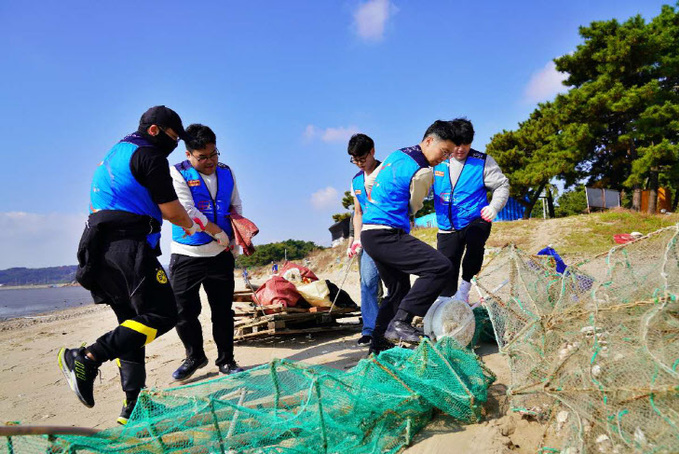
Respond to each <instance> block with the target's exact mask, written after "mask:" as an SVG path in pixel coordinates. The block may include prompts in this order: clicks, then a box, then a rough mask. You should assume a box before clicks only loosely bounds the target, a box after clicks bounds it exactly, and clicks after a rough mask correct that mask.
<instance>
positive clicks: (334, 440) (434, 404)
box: [0, 339, 495, 454]
mask: <svg viewBox="0 0 679 454" xmlns="http://www.w3.org/2000/svg"><path fill="white" fill-rule="evenodd" d="M494 379H495V377H494V376H493V374H492V373H491V372H490V371H489V370H488V369H486V368H485V367H484V366H483V364H482V363H481V361H480V360H479V358H478V357H477V356H476V355H475V354H474V353H473V352H470V351H469V350H466V349H461V348H460V347H459V346H458V345H457V344H455V342H454V341H453V340H448V339H444V340H442V341H441V342H439V343H438V344H436V345H434V344H432V343H431V342H429V341H428V340H424V341H423V342H422V343H421V344H420V345H419V346H418V348H417V349H416V350H408V349H403V348H394V349H391V350H388V351H385V352H383V353H381V354H380V355H379V356H378V357H377V358H376V357H374V356H371V357H370V358H367V359H363V360H361V361H360V362H359V363H358V364H357V365H356V366H355V367H354V368H352V369H350V370H348V371H339V370H335V369H331V368H328V367H323V366H310V365H306V364H303V363H299V362H293V361H287V360H275V361H273V362H271V363H269V364H267V365H263V366H260V367H257V368H254V369H251V370H248V371H246V372H243V373H240V374H236V375H234V376H226V377H222V378H217V379H214V380H210V381H206V382H201V383H196V384H191V385H187V386H182V387H178V388H173V389H168V390H145V391H144V392H142V394H141V395H140V398H139V401H138V403H137V406H136V407H135V410H134V413H133V414H132V417H131V418H130V421H129V422H128V424H127V425H126V426H123V427H117V428H112V429H108V430H105V431H102V432H99V433H98V434H96V435H94V436H73V435H60V436H12V437H3V438H0V440H3V441H4V443H3V444H2V446H1V447H0V453H12V454H14V453H16V454H23V453H50V454H57V453H59V454H60V453H69V454H70V453H186V454H199V453H213V452H214V453H235V452H238V453H323V452H343V453H349V452H351V453H383V452H396V451H398V450H400V449H401V448H402V447H404V446H407V445H408V444H410V442H411V440H412V437H413V436H414V435H415V434H416V433H417V432H418V431H419V430H420V429H422V428H423V427H424V426H425V425H426V424H427V423H428V421H429V420H430V419H431V417H432V413H433V411H434V409H439V410H440V411H443V412H445V413H447V414H449V415H451V416H453V417H454V418H456V419H457V420H458V421H460V422H462V423H472V422H476V421H478V420H479V419H480V418H481V410H482V405H483V403H484V402H485V401H486V398H487V391H488V387H489V386H490V384H491V383H492V382H493V381H494Z"/></svg>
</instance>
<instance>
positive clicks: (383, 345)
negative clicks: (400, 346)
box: [368, 337, 394, 356]
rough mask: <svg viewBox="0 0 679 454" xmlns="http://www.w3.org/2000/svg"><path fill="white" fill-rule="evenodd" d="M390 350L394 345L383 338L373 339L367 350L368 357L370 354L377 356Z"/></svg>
mask: <svg viewBox="0 0 679 454" xmlns="http://www.w3.org/2000/svg"><path fill="white" fill-rule="evenodd" d="M390 348H394V344H392V343H391V342H389V341H387V340H386V339H384V338H377V337H373V338H372V341H371V342H370V348H369V349H368V356H370V355H372V354H375V356H377V355H379V354H380V353H381V352H383V351H385V350H389V349H390Z"/></svg>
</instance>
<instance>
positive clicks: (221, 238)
mask: <svg viewBox="0 0 679 454" xmlns="http://www.w3.org/2000/svg"><path fill="white" fill-rule="evenodd" d="M212 236H213V237H214V239H215V240H217V243H219V245H220V246H224V247H225V248H229V243H230V241H229V235H227V234H226V233H225V232H224V231H223V230H222V231H221V232H219V233H215V234H214V235H212ZM231 249H233V248H231Z"/></svg>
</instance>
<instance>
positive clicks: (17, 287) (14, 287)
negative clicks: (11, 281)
mask: <svg viewBox="0 0 679 454" xmlns="http://www.w3.org/2000/svg"><path fill="white" fill-rule="evenodd" d="M58 287H80V284H24V285H6V284H5V285H0V290H27V289H33V288H58Z"/></svg>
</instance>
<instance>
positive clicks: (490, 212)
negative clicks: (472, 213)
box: [481, 205, 497, 222]
mask: <svg viewBox="0 0 679 454" xmlns="http://www.w3.org/2000/svg"><path fill="white" fill-rule="evenodd" d="M496 216H497V210H496V209H495V208H493V207H492V206H490V205H488V206H485V207H483V208H482V209H481V218H482V219H483V220H484V221H488V222H493V219H495V217H496Z"/></svg>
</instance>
